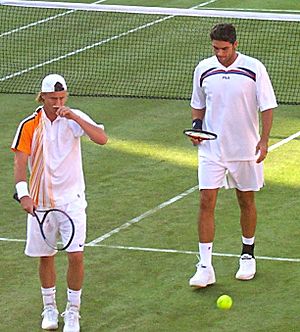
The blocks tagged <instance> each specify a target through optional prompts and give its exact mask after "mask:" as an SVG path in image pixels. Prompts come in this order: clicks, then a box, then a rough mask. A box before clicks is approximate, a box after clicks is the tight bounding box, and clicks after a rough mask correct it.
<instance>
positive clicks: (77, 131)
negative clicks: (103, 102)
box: [69, 109, 103, 137]
mask: <svg viewBox="0 0 300 332" xmlns="http://www.w3.org/2000/svg"><path fill="white" fill-rule="evenodd" d="M72 111H73V112H74V113H75V114H76V115H78V116H80V117H81V118H82V119H83V120H85V121H86V122H89V123H91V124H92V125H94V126H97V127H100V128H103V124H99V125H98V124H97V123H96V122H95V121H94V120H92V119H91V118H90V117H89V116H88V115H87V114H85V113H83V112H82V111H80V110H76V109H72ZM69 122H70V123H69V126H70V127H71V129H72V131H73V134H74V136H75V137H80V136H84V135H86V134H85V132H84V130H83V129H82V128H81V127H80V125H79V124H78V123H77V122H75V121H73V120H70V121H69Z"/></svg>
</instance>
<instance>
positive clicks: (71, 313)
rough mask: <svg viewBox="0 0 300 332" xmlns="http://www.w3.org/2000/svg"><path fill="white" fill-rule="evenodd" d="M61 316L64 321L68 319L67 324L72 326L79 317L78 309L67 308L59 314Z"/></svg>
mask: <svg viewBox="0 0 300 332" xmlns="http://www.w3.org/2000/svg"><path fill="white" fill-rule="evenodd" d="M61 317H64V319H65V321H68V325H70V326H74V325H75V324H76V322H77V320H78V319H80V318H81V316H80V315H79V311H77V310H73V309H68V310H66V311H64V312H63V313H62V314H61Z"/></svg>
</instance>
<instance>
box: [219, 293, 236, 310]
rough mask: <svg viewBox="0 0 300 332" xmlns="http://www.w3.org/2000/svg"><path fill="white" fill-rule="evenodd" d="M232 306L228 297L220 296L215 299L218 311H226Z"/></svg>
mask: <svg viewBox="0 0 300 332" xmlns="http://www.w3.org/2000/svg"><path fill="white" fill-rule="evenodd" d="M231 306H232V298H231V297H230V296H229V295H221V296H220V297H219V298H218V299H217V307H218V308H219V309H225V310H228V309H230V308H231Z"/></svg>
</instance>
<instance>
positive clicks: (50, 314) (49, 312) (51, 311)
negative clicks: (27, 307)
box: [41, 305, 58, 320]
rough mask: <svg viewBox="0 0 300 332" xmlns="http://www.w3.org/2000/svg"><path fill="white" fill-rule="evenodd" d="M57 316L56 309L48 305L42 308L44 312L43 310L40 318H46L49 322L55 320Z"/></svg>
mask: <svg viewBox="0 0 300 332" xmlns="http://www.w3.org/2000/svg"><path fill="white" fill-rule="evenodd" d="M57 315H58V311H57V309H56V308H55V307H54V306H52V305H48V306H45V307H44V310H43V312H42V314H41V316H42V317H45V316H47V318H48V319H49V320H55V319H56V318H57V317H56V316H57Z"/></svg>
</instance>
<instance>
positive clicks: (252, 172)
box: [198, 157, 264, 191]
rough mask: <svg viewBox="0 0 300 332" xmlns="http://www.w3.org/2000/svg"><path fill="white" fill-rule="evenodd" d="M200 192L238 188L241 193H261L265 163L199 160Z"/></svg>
mask: <svg viewBox="0 0 300 332" xmlns="http://www.w3.org/2000/svg"><path fill="white" fill-rule="evenodd" d="M198 181H199V190H201V189H216V188H222V187H225V188H226V189H230V188H236V189H238V190H240V191H259V190H260V189H261V188H262V187H263V186H264V172H263V163H259V164H258V163H256V161H255V160H251V161H230V162H222V161H212V160H208V159H206V158H203V157H201V158H199V166H198Z"/></svg>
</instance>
